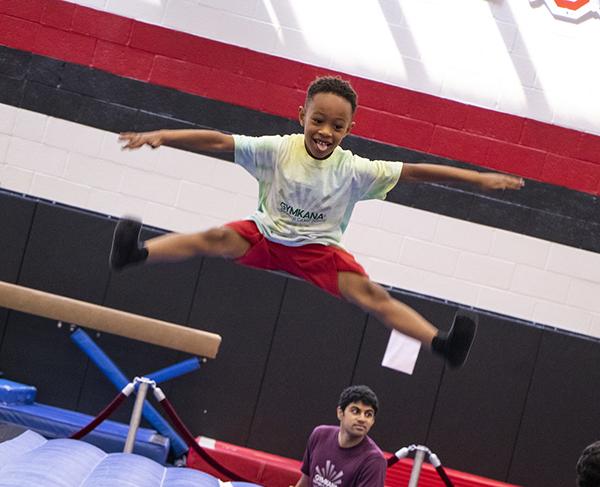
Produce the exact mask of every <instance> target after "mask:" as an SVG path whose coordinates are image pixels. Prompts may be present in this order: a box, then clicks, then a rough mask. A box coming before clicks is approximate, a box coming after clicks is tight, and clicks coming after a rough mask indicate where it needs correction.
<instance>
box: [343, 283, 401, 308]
mask: <svg viewBox="0 0 600 487" xmlns="http://www.w3.org/2000/svg"><path fill="white" fill-rule="evenodd" d="M343 296H344V298H346V299H347V300H348V301H350V302H352V303H354V304H356V305H358V306H360V307H361V308H363V309H365V310H366V311H377V310H378V309H379V308H380V307H381V306H385V304H386V303H387V302H388V301H389V300H390V299H392V298H391V296H390V295H389V293H388V292H387V291H386V290H385V289H383V288H382V287H381V286H379V285H378V284H376V283H374V282H373V281H371V280H369V279H368V278H364V279H360V280H357V281H356V282H355V283H353V285H352V286H349V287H348V288H347V289H345V292H344V293H343Z"/></svg>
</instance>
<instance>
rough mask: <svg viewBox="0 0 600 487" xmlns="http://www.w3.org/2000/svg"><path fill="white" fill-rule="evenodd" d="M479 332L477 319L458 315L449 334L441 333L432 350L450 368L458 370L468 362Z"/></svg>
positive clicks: (433, 343)
mask: <svg viewBox="0 0 600 487" xmlns="http://www.w3.org/2000/svg"><path fill="white" fill-rule="evenodd" d="M476 332H477V318H476V317H475V316H473V317H471V316H468V315H466V314H461V313H457V314H456V316H455V317H454V323H452V327H451V328H450V331H449V332H447V333H446V332H440V333H439V334H438V335H437V336H436V337H435V338H434V341H433V342H432V344H431V345H432V349H433V350H434V351H435V352H437V353H439V354H441V355H443V356H444V358H445V359H446V363H447V364H448V367H450V368H452V369H457V368H459V367H462V365H464V363H465V362H466V360H467V358H468V356H469V352H470V351H471V345H473V340H474V339H475V333H476Z"/></svg>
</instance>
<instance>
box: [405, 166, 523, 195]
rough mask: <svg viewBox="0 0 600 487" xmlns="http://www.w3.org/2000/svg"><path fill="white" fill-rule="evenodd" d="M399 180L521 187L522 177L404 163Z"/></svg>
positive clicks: (488, 186)
mask: <svg viewBox="0 0 600 487" xmlns="http://www.w3.org/2000/svg"><path fill="white" fill-rule="evenodd" d="M400 180H401V181H413V182H421V181H424V182H438V183H446V182H447V183H470V184H473V185H474V186H478V187H480V188H481V189H521V188H522V187H523V185H524V184H525V182H524V181H523V178H521V177H518V176H511V175H510V174H501V173H496V172H478V171H472V170H470V169H460V168H457V167H452V166H443V165H438V164H425V163H423V164H409V163H404V165H403V166H402V173H401V175H400Z"/></svg>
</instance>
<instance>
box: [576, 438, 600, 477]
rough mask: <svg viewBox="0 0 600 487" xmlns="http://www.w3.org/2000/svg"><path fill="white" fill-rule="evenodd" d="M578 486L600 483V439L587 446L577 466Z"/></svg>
mask: <svg viewBox="0 0 600 487" xmlns="http://www.w3.org/2000/svg"><path fill="white" fill-rule="evenodd" d="M575 471H576V472H577V487H597V486H598V485H600V441H596V442H594V443H592V444H591V445H588V446H586V447H585V449H584V450H583V452H582V453H581V456H580V457H579V460H577V466H576V467H575Z"/></svg>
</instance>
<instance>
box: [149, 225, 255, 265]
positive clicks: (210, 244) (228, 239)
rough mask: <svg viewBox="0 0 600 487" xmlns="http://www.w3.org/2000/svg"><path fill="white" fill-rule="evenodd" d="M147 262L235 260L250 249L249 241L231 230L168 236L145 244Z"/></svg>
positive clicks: (213, 229) (169, 234) (162, 236)
mask: <svg viewBox="0 0 600 487" xmlns="http://www.w3.org/2000/svg"><path fill="white" fill-rule="evenodd" d="M144 244H145V246H146V248H147V249H148V262H177V261H181V260H186V259H189V258H191V257H195V256H197V255H204V256H207V257H224V258H226V259H236V258H238V257H241V256H242V255H244V254H245V253H246V252H247V251H248V249H249V248H250V244H249V243H248V241H247V240H246V239H245V238H243V237H241V236H240V235H239V234H238V233H237V232H235V231H233V230H232V229H231V228H228V227H218V228H211V229H210V230H207V231H205V232H198V233H190V234H183V233H168V234H166V235H161V236H160V237H156V238H152V239H150V240H146V242H144Z"/></svg>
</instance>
